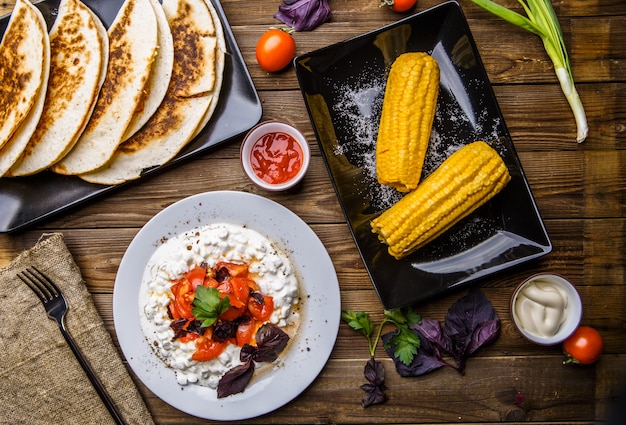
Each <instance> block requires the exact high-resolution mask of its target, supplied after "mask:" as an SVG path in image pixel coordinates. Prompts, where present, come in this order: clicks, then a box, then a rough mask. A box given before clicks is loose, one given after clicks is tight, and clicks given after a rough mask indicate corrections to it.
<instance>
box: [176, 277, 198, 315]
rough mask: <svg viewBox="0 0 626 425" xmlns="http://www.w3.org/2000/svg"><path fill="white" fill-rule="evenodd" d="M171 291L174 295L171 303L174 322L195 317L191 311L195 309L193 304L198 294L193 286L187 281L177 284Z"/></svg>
mask: <svg viewBox="0 0 626 425" xmlns="http://www.w3.org/2000/svg"><path fill="white" fill-rule="evenodd" d="M170 289H171V291H172V294H173V295H174V299H173V300H172V301H171V302H170V305H169V309H170V312H171V313H172V317H173V318H174V320H178V319H189V318H191V317H193V313H192V312H191V310H192V308H193V305H192V303H193V300H194V298H195V293H196V292H195V290H194V288H193V286H192V284H191V283H190V282H189V281H188V280H186V279H185V280H182V281H180V282H178V283H175V284H174V285H172V287H171V288H170Z"/></svg>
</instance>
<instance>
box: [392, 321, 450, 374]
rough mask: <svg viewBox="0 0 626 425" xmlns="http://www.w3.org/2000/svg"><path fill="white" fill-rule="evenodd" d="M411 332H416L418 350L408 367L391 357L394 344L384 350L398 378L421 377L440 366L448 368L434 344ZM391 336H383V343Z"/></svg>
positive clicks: (419, 334) (419, 333) (418, 333)
mask: <svg viewBox="0 0 626 425" xmlns="http://www.w3.org/2000/svg"><path fill="white" fill-rule="evenodd" d="M413 331H414V332H417V335H418V336H419V338H420V348H419V350H417V354H416V355H415V356H414V357H413V361H412V362H411V364H410V365H408V366H407V365H405V364H404V363H402V362H401V361H400V359H398V358H396V357H395V356H394V355H393V353H394V350H395V346H394V344H391V345H390V346H389V347H387V348H386V350H385V351H386V352H387V355H388V356H389V357H391V359H392V360H393V362H394V364H395V366H396V371H397V372H398V374H399V375H400V376H403V377H410V376H422V375H425V374H427V373H429V372H432V371H433V370H435V369H439V368H440V367H442V366H450V365H449V364H448V363H446V362H445V361H443V359H442V358H441V354H440V353H439V350H438V349H437V347H436V345H435V344H432V343H431V341H430V340H429V339H428V338H426V337H425V336H424V335H422V334H421V332H418V331H415V330H413ZM392 335H393V332H389V333H387V334H385V335H383V337H382V338H383V343H384V344H387V341H388V340H389V339H390V338H391V336H392Z"/></svg>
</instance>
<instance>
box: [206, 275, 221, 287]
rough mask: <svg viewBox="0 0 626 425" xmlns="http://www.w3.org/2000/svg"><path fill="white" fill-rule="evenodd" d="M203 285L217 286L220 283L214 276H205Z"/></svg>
mask: <svg viewBox="0 0 626 425" xmlns="http://www.w3.org/2000/svg"><path fill="white" fill-rule="evenodd" d="M204 286H206V287H207V288H217V287H218V286H220V284H219V282H218V281H217V280H215V279H214V278H212V277H210V276H207V277H206V278H205V279H204Z"/></svg>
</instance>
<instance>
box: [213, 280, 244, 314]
mask: <svg viewBox="0 0 626 425" xmlns="http://www.w3.org/2000/svg"><path fill="white" fill-rule="evenodd" d="M231 280H232V279H228V280H227V281H225V282H222V283H220V286H218V287H217V290H218V291H220V297H221V298H224V297H228V301H230V305H231V306H233V307H235V308H240V307H245V305H246V303H247V302H248V301H247V300H243V301H241V300H240V299H239V298H238V297H237V296H236V295H235V292H234V290H233V285H232V284H231Z"/></svg>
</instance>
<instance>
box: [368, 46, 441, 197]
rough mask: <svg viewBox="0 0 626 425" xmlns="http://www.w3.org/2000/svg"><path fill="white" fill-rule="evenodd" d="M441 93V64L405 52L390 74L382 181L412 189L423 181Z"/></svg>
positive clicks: (381, 141)
mask: <svg viewBox="0 0 626 425" xmlns="http://www.w3.org/2000/svg"><path fill="white" fill-rule="evenodd" d="M438 95H439V65H438V64H437V61H436V60H435V59H434V58H433V57H432V56H430V55H428V54H426V53H422V52H412V53H404V54H402V55H400V56H398V58H397V59H396V60H395V61H394V63H393V64H392V65H391V70H390V71H389V76H388V77H387V86H386V88H385V97H384V100H383V110H382V114H381V117H380V126H379V129H378V138H377V140H376V175H377V178H378V182H379V183H380V184H384V185H388V186H391V187H395V188H396V189H397V190H399V191H401V192H408V191H410V190H413V189H415V188H416V187H417V184H418V183H419V180H420V177H421V174H422V166H423V165H424V158H425V157H426V149H427V148H428V142H429V140H430V131H431V128H432V126H433V120H434V118H435V107H436V105H437V96H438Z"/></svg>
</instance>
